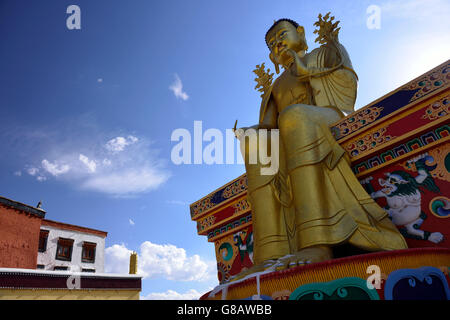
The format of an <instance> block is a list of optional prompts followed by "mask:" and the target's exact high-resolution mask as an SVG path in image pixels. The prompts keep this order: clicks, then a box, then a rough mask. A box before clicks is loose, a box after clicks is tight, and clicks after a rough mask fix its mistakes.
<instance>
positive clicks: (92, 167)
mask: <svg viewBox="0 0 450 320" xmlns="http://www.w3.org/2000/svg"><path fill="white" fill-rule="evenodd" d="M78 159H79V160H80V161H81V162H82V163H83V164H84V165H85V166H86V167H87V168H88V170H89V172H91V173H94V172H95V170H96V168H97V164H96V163H95V161H94V160H89V158H88V157H86V156H85V155H83V154H81V153H80V156H79V157H78Z"/></svg>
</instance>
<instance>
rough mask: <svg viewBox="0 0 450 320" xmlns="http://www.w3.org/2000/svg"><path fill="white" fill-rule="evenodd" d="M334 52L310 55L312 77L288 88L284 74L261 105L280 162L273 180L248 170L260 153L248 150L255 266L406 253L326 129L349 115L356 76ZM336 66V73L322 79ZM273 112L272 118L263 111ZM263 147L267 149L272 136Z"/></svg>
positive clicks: (257, 168)
mask: <svg viewBox="0 0 450 320" xmlns="http://www.w3.org/2000/svg"><path fill="white" fill-rule="evenodd" d="M338 48H339V49H338V50H339V51H338V54H336V47H335V48H331V49H330V48H329V47H327V46H322V47H320V48H318V49H315V50H313V51H312V52H311V53H310V54H308V55H307V56H306V57H305V58H306V62H307V66H308V68H309V69H310V70H313V72H314V73H316V76H313V77H309V78H306V79H305V78H303V79H301V80H299V81H298V83H295V84H294V85H293V84H292V81H296V80H295V79H292V77H295V76H293V75H291V74H290V73H289V71H288V70H286V71H284V73H283V74H282V75H280V77H279V78H278V79H277V80H276V81H275V82H274V84H273V85H272V86H271V88H270V89H269V90H268V91H267V92H266V93H265V95H264V97H263V101H262V104H261V112H260V125H259V127H261V126H262V124H263V123H264V121H265V117H266V115H267V113H268V112H276V114H277V115H276V117H277V128H278V129H279V135H280V143H279V148H280V152H279V154H280V157H279V170H278V172H277V173H276V174H273V175H261V170H260V169H261V167H267V166H268V165H266V166H264V165H261V163H259V162H258V163H256V164H250V163H249V162H248V159H249V157H250V154H251V153H252V152H257V150H258V148H257V147H256V146H254V145H253V146H252V145H251V143H250V144H247V145H246V150H245V152H244V158H245V159H246V171H247V177H248V195H249V200H250V203H251V205H252V220H253V233H254V241H255V244H254V260H255V264H259V263H261V262H263V261H265V260H269V259H277V258H280V257H282V256H285V255H287V254H290V253H295V252H297V251H299V250H301V249H303V248H306V247H310V246H314V245H338V244H341V243H344V242H349V243H350V244H353V245H355V246H357V247H359V248H362V249H365V250H369V251H378V250H394V249H405V248H407V245H406V242H405V240H404V238H403V237H402V235H401V234H400V233H399V232H398V230H397V228H396V227H395V226H394V224H393V223H392V222H391V221H390V219H389V218H388V215H387V213H386V212H385V211H384V210H383V209H382V208H381V207H379V206H378V205H377V204H376V203H375V202H374V201H373V200H372V199H371V197H370V196H369V195H368V194H367V193H366V191H365V190H364V189H363V187H362V186H361V184H360V183H359V181H358V179H357V178H356V177H355V175H354V174H353V172H352V171H351V169H350V161H349V158H348V155H347V154H346V153H345V150H344V149H342V147H341V146H340V145H339V144H338V143H337V142H336V140H335V139H334V137H333V136H332V134H331V131H330V129H329V128H330V125H331V124H332V123H334V122H336V121H338V120H340V119H341V118H342V117H344V114H343V113H342V111H345V112H351V111H353V108H354V103H355V100H356V87H357V77H356V74H355V73H354V71H353V69H352V66H351V62H350V59H349V57H348V55H347V53H346V51H345V49H344V47H343V46H341V45H339V47H338ZM339 55H340V57H342V59H341V58H340V57H339ZM337 60H339V61H337ZM333 66H335V68H334V69H333V70H334V71H332V72H328V73H327V72H326V71H325V70H327V69H326V68H330V67H333ZM328 70H329V69H328ZM275 105H276V109H277V110H276V111H274V110H269V109H268V108H274V106H275ZM255 128H258V126H255ZM267 140H268V141H267V143H268V144H270V135H269V137H268V138H267ZM241 142H242V141H241ZM269 149H270V147H269Z"/></svg>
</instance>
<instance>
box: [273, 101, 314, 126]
mask: <svg viewBox="0 0 450 320" xmlns="http://www.w3.org/2000/svg"><path fill="white" fill-rule="evenodd" d="M302 122H304V123H311V122H313V120H312V118H311V113H310V110H309V109H308V106H306V105H302V104H294V105H292V106H289V107H287V108H285V109H284V110H283V111H282V112H281V113H280V115H279V118H278V126H279V128H280V129H281V130H289V129H290V128H292V129H295V128H296V127H298V125H299V123H302Z"/></svg>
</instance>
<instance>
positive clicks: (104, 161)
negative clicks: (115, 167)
mask: <svg viewBox="0 0 450 320" xmlns="http://www.w3.org/2000/svg"><path fill="white" fill-rule="evenodd" d="M111 163H112V162H111V160H109V159H106V158H105V159H103V164H104V165H105V166H110V165H111Z"/></svg>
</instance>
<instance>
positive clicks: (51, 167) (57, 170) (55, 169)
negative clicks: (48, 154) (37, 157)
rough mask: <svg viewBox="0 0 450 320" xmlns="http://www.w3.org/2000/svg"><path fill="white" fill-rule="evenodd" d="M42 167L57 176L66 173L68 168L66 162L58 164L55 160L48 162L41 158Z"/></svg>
mask: <svg viewBox="0 0 450 320" xmlns="http://www.w3.org/2000/svg"><path fill="white" fill-rule="evenodd" d="M41 164H42V168H44V170H46V171H47V172H48V173H50V174H51V175H52V176H55V177H57V176H59V175H61V174H64V173H67V172H68V171H69V170H70V166H69V165H68V164H58V163H56V162H53V163H52V162H50V161H48V160H47V159H44V160H42V162H41Z"/></svg>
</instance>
